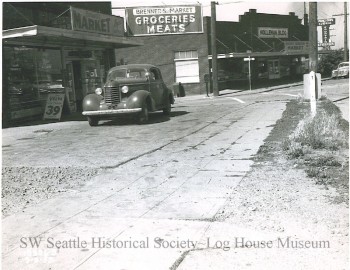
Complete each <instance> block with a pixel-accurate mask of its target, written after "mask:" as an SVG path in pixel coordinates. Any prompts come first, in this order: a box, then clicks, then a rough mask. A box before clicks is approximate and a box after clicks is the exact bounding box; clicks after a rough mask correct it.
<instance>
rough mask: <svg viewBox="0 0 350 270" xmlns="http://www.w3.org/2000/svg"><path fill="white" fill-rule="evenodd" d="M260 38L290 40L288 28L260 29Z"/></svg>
mask: <svg viewBox="0 0 350 270" xmlns="http://www.w3.org/2000/svg"><path fill="white" fill-rule="evenodd" d="M258 36H259V38H288V28H276V27H258Z"/></svg>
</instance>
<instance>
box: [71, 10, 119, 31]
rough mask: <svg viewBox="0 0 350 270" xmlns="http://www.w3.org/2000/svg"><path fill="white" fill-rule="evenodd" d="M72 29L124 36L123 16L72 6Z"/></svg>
mask: <svg viewBox="0 0 350 270" xmlns="http://www.w3.org/2000/svg"><path fill="white" fill-rule="evenodd" d="M70 12H71V20H72V30H75V31H84V32H90V33H99V34H105V35H110V36H119V37H122V36H124V23H123V18H121V17H117V16H111V15H107V14H102V13H97V12H92V11H89V10H84V9H79V8H75V7H70Z"/></svg>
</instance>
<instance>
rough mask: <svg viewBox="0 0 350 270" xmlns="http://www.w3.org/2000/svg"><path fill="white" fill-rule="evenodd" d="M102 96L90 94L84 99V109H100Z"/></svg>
mask: <svg viewBox="0 0 350 270" xmlns="http://www.w3.org/2000/svg"><path fill="white" fill-rule="evenodd" d="M102 99H103V97H102V96H100V95H96V94H89V95H87V96H86V97H85V98H84V100H83V111H98V110H99V109H100V103H101V100H102Z"/></svg>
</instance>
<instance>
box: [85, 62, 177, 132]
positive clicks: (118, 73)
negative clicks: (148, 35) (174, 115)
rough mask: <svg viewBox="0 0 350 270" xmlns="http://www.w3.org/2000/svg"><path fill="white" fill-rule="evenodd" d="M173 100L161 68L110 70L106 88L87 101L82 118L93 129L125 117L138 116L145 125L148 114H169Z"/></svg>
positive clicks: (122, 67) (97, 90)
mask: <svg viewBox="0 0 350 270" xmlns="http://www.w3.org/2000/svg"><path fill="white" fill-rule="evenodd" d="M174 101H175V100H174V95H173V93H172V91H171V90H170V89H169V88H168V87H167V86H166V85H165V83H164V82H163V78H162V74H161V72H160V70H159V68H157V67H156V66H153V65H149V64H130V65H123V66H117V67H114V68H112V69H110V70H109V71H108V74H107V79H106V83H105V85H104V86H103V88H97V89H96V90H95V94H89V95H87V96H86V97H85V98H84V100H83V115H85V116H87V119H88V122H89V124H90V126H97V125H98V122H99V120H102V119H112V118H113V117H116V116H118V115H123V114H124V115H125V114H127V115H133V116H136V117H137V119H138V122H139V123H140V124H143V123H146V122H147V121H148V113H149V112H153V111H157V110H163V113H164V114H166V115H169V114H170V112H171V105H172V104H174Z"/></svg>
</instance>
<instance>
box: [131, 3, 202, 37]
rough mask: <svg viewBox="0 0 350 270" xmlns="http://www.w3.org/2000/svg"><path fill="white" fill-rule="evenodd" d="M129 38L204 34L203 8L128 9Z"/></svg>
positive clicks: (193, 6)
mask: <svg viewBox="0 0 350 270" xmlns="http://www.w3.org/2000/svg"><path fill="white" fill-rule="evenodd" d="M125 12H126V25H127V29H128V34H129V36H148V35H166V34H189V33H203V20H202V6H200V5H191V6H162V7H137V8H127V9H126V11H125Z"/></svg>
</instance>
